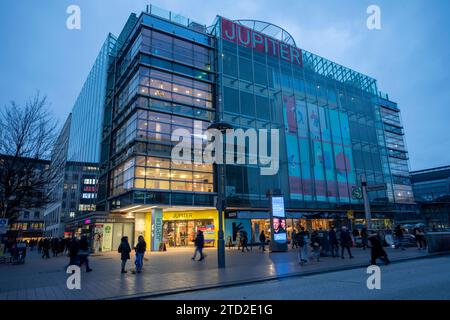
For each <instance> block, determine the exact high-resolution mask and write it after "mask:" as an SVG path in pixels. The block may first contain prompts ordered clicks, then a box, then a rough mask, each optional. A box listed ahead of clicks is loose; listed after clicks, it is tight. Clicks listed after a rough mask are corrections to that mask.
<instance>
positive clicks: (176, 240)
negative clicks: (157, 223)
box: [163, 219, 214, 248]
mask: <svg viewBox="0 0 450 320" xmlns="http://www.w3.org/2000/svg"><path fill="white" fill-rule="evenodd" d="M211 229H212V230H211ZM198 230H202V231H203V233H204V236H205V246H206V245H208V244H212V245H214V241H212V242H211V243H210V241H209V240H210V237H208V235H209V234H210V233H211V232H214V222H213V220H212V219H211V220H209V219H208V220H206V219H205V220H178V221H164V223H163V239H164V241H165V242H166V244H167V245H168V247H170V248H175V247H190V246H194V240H195V235H196V234H197V231H198Z"/></svg>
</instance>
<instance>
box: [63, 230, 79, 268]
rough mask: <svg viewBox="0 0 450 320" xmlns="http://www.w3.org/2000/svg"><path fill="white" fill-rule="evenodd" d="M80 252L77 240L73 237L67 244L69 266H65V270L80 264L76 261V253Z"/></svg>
mask: <svg viewBox="0 0 450 320" xmlns="http://www.w3.org/2000/svg"><path fill="white" fill-rule="evenodd" d="M79 250H80V244H79V242H78V240H77V238H75V237H73V238H72V239H71V240H70V242H69V249H68V252H69V264H68V265H67V266H66V269H67V267H68V266H71V265H76V266H78V265H79V264H80V262H79V260H78V251H79Z"/></svg>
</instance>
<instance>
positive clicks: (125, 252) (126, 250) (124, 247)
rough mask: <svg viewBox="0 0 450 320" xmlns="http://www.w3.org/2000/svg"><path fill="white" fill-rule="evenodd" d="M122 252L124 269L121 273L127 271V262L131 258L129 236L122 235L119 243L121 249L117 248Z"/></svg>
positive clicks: (121, 258)
mask: <svg viewBox="0 0 450 320" xmlns="http://www.w3.org/2000/svg"><path fill="white" fill-rule="evenodd" d="M117 251H118V252H119V253H120V260H122V271H121V273H127V271H126V270H125V265H126V263H127V260H130V252H131V247H130V244H129V243H128V237H126V236H125V237H122V239H121V241H120V245H119V249H118V250H117Z"/></svg>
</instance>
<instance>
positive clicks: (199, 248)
mask: <svg viewBox="0 0 450 320" xmlns="http://www.w3.org/2000/svg"><path fill="white" fill-rule="evenodd" d="M194 244H195V251H194V256H193V257H192V260H195V257H196V256H197V252H199V253H200V259H199V260H198V261H202V260H203V259H204V258H205V257H204V255H203V246H204V245H205V237H204V236H203V231H202V230H198V231H197V237H196V238H195V241H194Z"/></svg>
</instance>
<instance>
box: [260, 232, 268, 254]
mask: <svg viewBox="0 0 450 320" xmlns="http://www.w3.org/2000/svg"><path fill="white" fill-rule="evenodd" d="M259 243H260V244H261V247H260V248H261V249H262V251H266V235H265V234H264V230H263V231H261V233H260V234H259Z"/></svg>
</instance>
